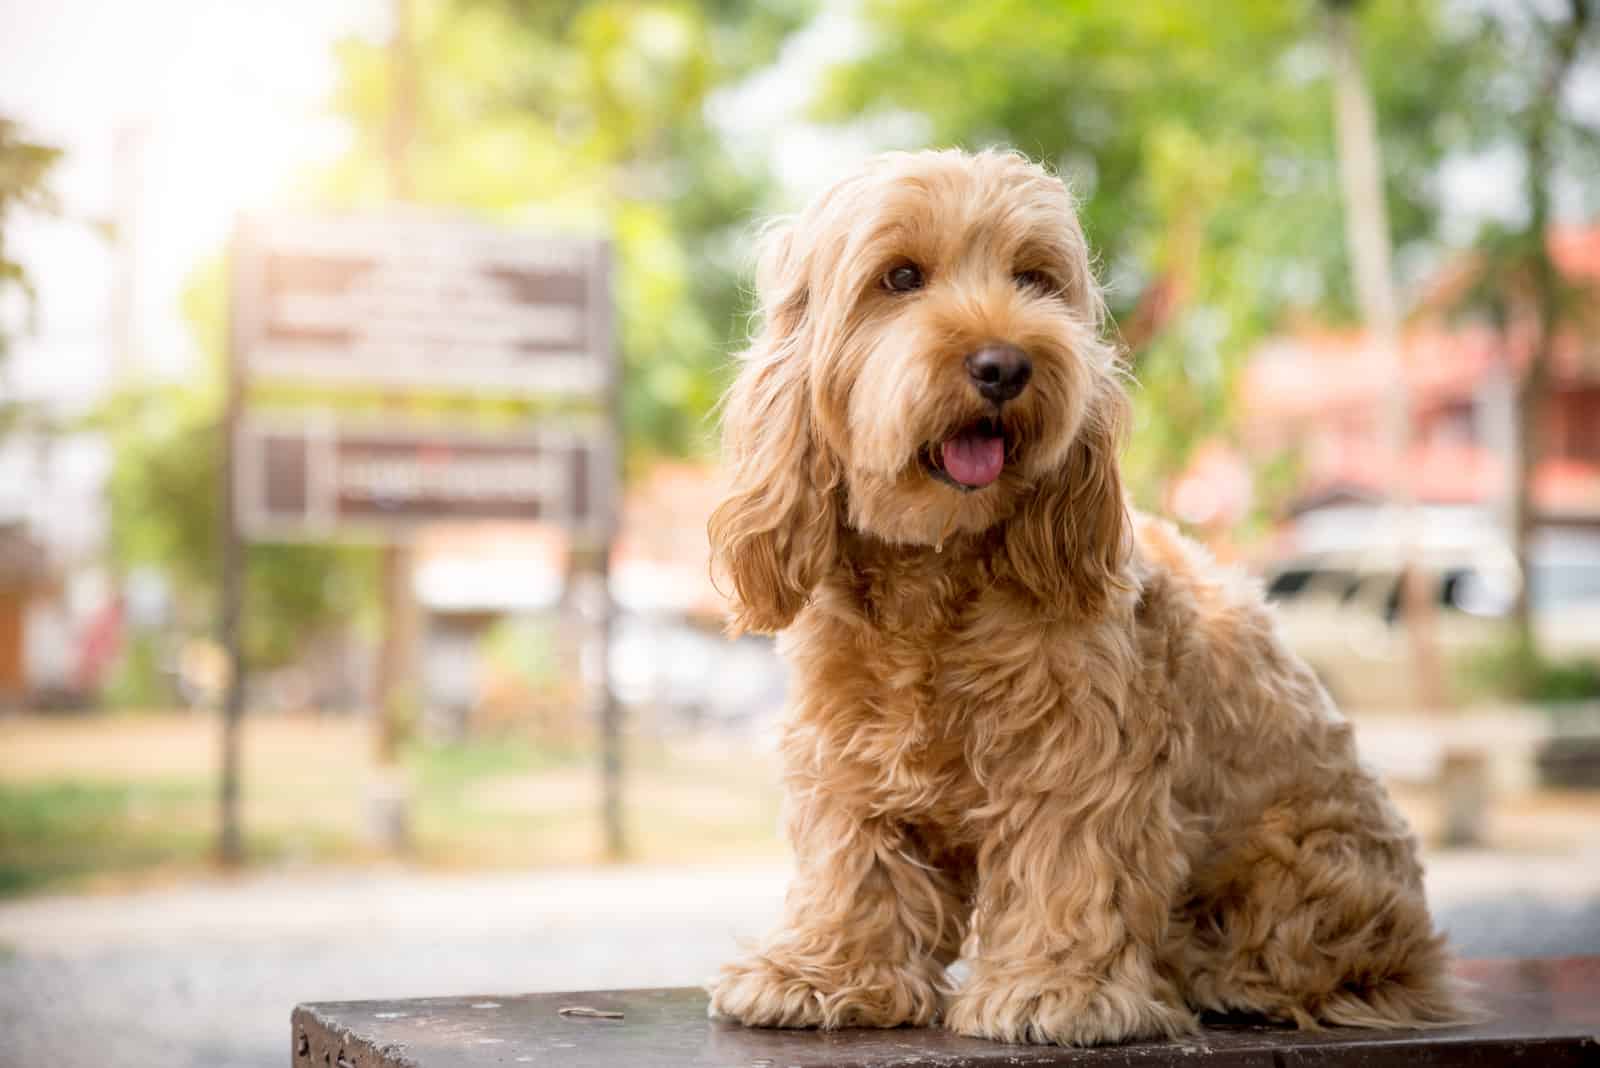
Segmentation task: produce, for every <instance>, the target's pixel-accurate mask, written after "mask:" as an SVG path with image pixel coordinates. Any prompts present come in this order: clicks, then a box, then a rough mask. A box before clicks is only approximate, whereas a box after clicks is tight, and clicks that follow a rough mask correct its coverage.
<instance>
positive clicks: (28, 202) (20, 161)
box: [0, 115, 61, 429]
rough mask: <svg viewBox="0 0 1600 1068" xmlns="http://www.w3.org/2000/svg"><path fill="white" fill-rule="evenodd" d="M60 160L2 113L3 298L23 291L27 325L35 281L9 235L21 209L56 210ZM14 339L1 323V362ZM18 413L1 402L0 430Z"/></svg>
mask: <svg viewBox="0 0 1600 1068" xmlns="http://www.w3.org/2000/svg"><path fill="white" fill-rule="evenodd" d="M60 160H61V150H60V149H58V148H52V147H50V146H49V145H43V144H39V143H38V142H35V141H32V140H30V139H29V138H28V137H26V136H25V135H24V134H23V132H22V128H21V127H19V126H18V125H17V124H16V123H15V122H14V121H13V120H11V119H8V118H6V117H5V116H4V115H0V300H4V299H5V296H6V294H7V292H10V291H16V292H20V293H21V294H22V307H23V312H24V316H25V319H24V323H25V324H27V323H31V321H32V318H33V313H34V299H35V293H34V287H33V281H32V279H31V278H29V277H28V271H27V268H26V267H24V266H23V264H22V263H21V262H19V261H18V260H16V259H15V258H13V257H14V253H13V252H12V250H11V247H10V245H9V243H8V241H7V237H8V235H9V233H10V231H11V223H12V221H13V220H14V219H15V218H16V216H17V213H18V212H21V211H38V212H53V211H55V210H56V200H55V196H54V194H53V193H52V192H51V190H50V172H51V171H52V170H54V169H55V166H56V164H57V163H59V162H60ZM11 340H12V339H11V337H10V335H9V334H8V333H7V330H6V324H5V323H4V322H0V362H3V361H4V360H5V358H6V355H7V353H8V352H9V351H10V348H11ZM15 414H16V413H15V411H14V410H13V408H12V405H11V404H10V403H9V402H0V429H4V428H5V427H6V426H7V425H8V424H9V423H10V421H11V419H12V418H13V417H14V416H15Z"/></svg>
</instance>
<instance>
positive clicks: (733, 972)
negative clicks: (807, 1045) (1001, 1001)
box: [710, 955, 939, 1030]
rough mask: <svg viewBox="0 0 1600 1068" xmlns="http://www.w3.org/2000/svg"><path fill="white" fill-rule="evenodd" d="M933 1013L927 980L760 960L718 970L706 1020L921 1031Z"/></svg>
mask: <svg viewBox="0 0 1600 1068" xmlns="http://www.w3.org/2000/svg"><path fill="white" fill-rule="evenodd" d="M938 1011H939V989H938V986H937V984H936V983H935V982H934V981H933V980H932V979H931V978H928V977H926V976H921V975H913V974H908V973H905V972H898V971H895V970H893V969H890V968H888V967H886V966H884V965H881V964H880V965H873V966H869V967H866V968H864V969H863V970H862V971H861V972H857V973H843V972H842V971H841V969H839V968H837V967H827V968H822V967H816V966H809V967H808V966H807V965H805V964H801V963H794V964H787V963H784V962H783V961H782V959H781V958H778V957H775V956H769V955H762V956H758V957H755V958H753V959H751V960H747V961H741V962H740V963H738V964H730V965H728V966H727V967H726V968H723V969H722V974H721V976H719V977H718V979H717V981H716V982H715V983H713V984H712V986H711V1006H710V1013H711V1015H712V1016H714V1017H722V1018H725V1019H729V1020H735V1021H737V1022H739V1023H742V1024H745V1025H746V1026H749V1027H820V1028H825V1029H829V1030H832V1029H835V1028H840V1027H899V1026H900V1025H902V1024H915V1025H919V1026H921V1025H926V1024H929V1023H932V1022H933V1019H934V1017H935V1016H936V1015H937V1014H938Z"/></svg>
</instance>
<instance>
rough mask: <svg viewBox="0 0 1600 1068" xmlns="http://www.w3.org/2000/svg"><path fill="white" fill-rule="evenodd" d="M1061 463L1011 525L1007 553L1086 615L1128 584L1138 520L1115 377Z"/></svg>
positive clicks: (1049, 593) (1028, 581)
mask: <svg viewBox="0 0 1600 1068" xmlns="http://www.w3.org/2000/svg"><path fill="white" fill-rule="evenodd" d="M1098 392H1099V396H1097V397H1096V398H1095V400H1094V402H1093V403H1092V404H1091V405H1090V406H1089V410H1088V412H1087V413H1086V414H1085V416H1084V422H1083V425H1082V426H1081V427H1080V428H1079V430H1078V434H1077V437H1076V438H1074V439H1073V443H1072V448H1071V451H1070V452H1069V453H1068V454H1067V460H1066V462H1065V463H1064V464H1063V465H1062V466H1061V468H1060V469H1059V470H1058V471H1056V472H1054V473H1052V474H1051V475H1050V476H1048V478H1047V479H1046V481H1045V482H1044V483H1042V484H1041V485H1040V486H1039V488H1038V490H1037V492H1035V493H1034V494H1033V495H1032V496H1031V497H1030V498H1029V499H1028V501H1027V503H1026V504H1025V505H1024V506H1023V507H1022V509H1021V511H1020V512H1019V513H1018V514H1017V515H1016V516H1014V517H1013V518H1012V520H1011V522H1010V523H1008V524H1007V526H1006V556H1007V559H1008V560H1009V561H1010V564H1011V569H1012V571H1013V573H1015V575H1016V576H1017V578H1018V579H1020V580H1021V581H1022V583H1023V584H1024V585H1025V586H1027V587H1028V588H1029V589H1031V590H1032V591H1033V592H1034V593H1035V594H1036V595H1037V596H1038V597H1039V599H1040V600H1041V601H1043V602H1045V604H1046V605H1048V606H1050V607H1052V608H1055V609H1059V610H1060V611H1062V612H1063V613H1064V614H1066V615H1070V616H1076V617H1079V618H1084V617H1092V616H1095V615H1098V614H1099V613H1100V612H1101V611H1103V610H1104V609H1105V606H1106V602H1107V600H1108V599H1109V598H1110V596H1111V594H1112V593H1113V592H1114V591H1116V590H1117V589H1119V588H1121V587H1122V586H1123V585H1125V582H1126V580H1125V578H1124V568H1125V566H1126V564H1127V561H1128V556H1129V553H1130V551H1131V549H1132V523H1131V520H1130V518H1129V515H1128V505H1127V502H1126V501H1125V500H1124V499H1123V496H1122V476H1121V474H1120V473H1119V468H1118V463H1117V450H1118V448H1119V447H1120V446H1121V443H1122V437H1123V432H1124V428H1125V427H1126V425H1127V422H1128V398H1127V395H1126V394H1125V393H1124V392H1123V389H1122V386H1121V384H1120V383H1119V382H1118V381H1117V380H1116V378H1115V376H1113V375H1107V376H1106V377H1105V378H1104V379H1103V380H1102V381H1101V382H1100V383H1099V384H1098Z"/></svg>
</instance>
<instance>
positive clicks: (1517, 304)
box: [1455, 0, 1600, 664]
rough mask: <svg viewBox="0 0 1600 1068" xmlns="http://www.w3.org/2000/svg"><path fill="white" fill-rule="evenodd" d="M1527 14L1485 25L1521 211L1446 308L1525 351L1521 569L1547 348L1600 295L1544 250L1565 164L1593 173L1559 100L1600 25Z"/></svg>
mask: <svg viewBox="0 0 1600 1068" xmlns="http://www.w3.org/2000/svg"><path fill="white" fill-rule="evenodd" d="M1524 16H1525V21H1524V22H1521V23H1520V24H1516V25H1510V26H1507V25H1505V24H1503V23H1492V24H1488V25H1486V26H1485V27H1484V32H1485V33H1486V34H1492V35H1493V38H1494V40H1495V41H1496V43H1498V44H1499V45H1500V47H1501V48H1502V49H1504V51H1505V52H1506V54H1507V55H1508V57H1510V58H1511V59H1512V60H1513V61H1514V69H1516V70H1518V71H1520V72H1522V77H1521V79H1520V82H1519V83H1518V84H1515V85H1514V86H1512V87H1511V88H1514V89H1515V90H1516V91H1514V92H1509V93H1506V94H1504V97H1505V99H1504V100H1503V101H1502V103H1501V104H1500V107H1499V108H1498V109H1497V111H1498V118H1499V119H1500V121H1501V123H1503V124H1504V127H1505V129H1504V131H1503V133H1502V136H1501V138H1500V143H1501V144H1503V145H1506V146H1509V147H1510V148H1511V149H1512V151H1513V152H1514V153H1515V154H1516V156H1517V157H1518V162H1519V163H1520V164H1521V171H1522V181H1521V190H1520V192H1521V193H1522V195H1523V198H1524V200H1525V202H1526V204H1527V212H1526V214H1525V216H1524V217H1523V219H1522V221H1521V222H1520V224H1514V225H1507V224H1505V223H1493V224H1490V225H1486V226H1484V227H1483V228H1482V229H1481V231H1480V232H1479V234H1478V236H1477V239H1476V241H1475V250H1476V255H1475V256H1474V257H1473V259H1472V261H1471V263H1470V264H1469V267H1468V270H1467V272H1466V277H1465V285H1464V286H1462V288H1461V291H1460V294H1459V296H1458V298H1457V304H1456V309H1455V310H1456V311H1457V312H1460V313H1464V314H1467V315H1472V316H1477V317H1479V318H1482V319H1486V320H1487V321H1488V322H1489V323H1490V324H1491V325H1492V326H1493V327H1494V328H1495V330H1496V331H1498V332H1499V334H1500V335H1501V337H1502V339H1503V341H1502V350H1503V352H1504V353H1505V354H1506V357H1507V359H1508V360H1509V358H1510V353H1511V352H1512V351H1513V350H1514V349H1515V348H1517V347H1518V346H1519V345H1522V346H1525V347H1526V349H1527V357H1526V362H1525V363H1524V364H1523V365H1522V366H1521V367H1513V368H1512V371H1513V372H1514V374H1515V381H1516V397H1515V403H1514V404H1513V412H1514V421H1515V425H1516V431H1515V433H1516V457H1515V464H1514V466H1513V469H1512V485H1511V498H1512V501H1511V505H1512V508H1511V511H1512V536H1513V540H1514V542H1515V549H1516V554H1517V562H1518V564H1519V565H1520V566H1521V569H1522V573H1523V575H1524V576H1530V575H1531V574H1532V570H1531V565H1532V557H1533V553H1532V545H1533V537H1534V533H1535V530H1536V528H1537V526H1538V519H1539V517H1538V515H1537V510H1536V502H1535V501H1534V498H1533V474H1534V471H1535V469H1536V468H1537V467H1538V465H1539V463H1540V461H1541V459H1542V453H1543V449H1544V435H1543V433H1542V432H1541V428H1540V416H1541V414H1542V413H1543V412H1544V411H1545V410H1546V408H1547V406H1548V404H1549V398H1550V391H1551V386H1552V384H1553V380H1554V376H1555V366H1554V364H1555V353H1556V348H1557V345H1558V344H1559V341H1560V338H1561V336H1562V334H1564V333H1567V334H1570V333H1572V332H1575V331H1583V332H1584V333H1586V334H1588V335H1589V336H1594V335H1596V334H1600V317H1597V316H1596V313H1595V310H1594V309H1595V303H1596V301H1595V298H1596V296H1597V295H1600V294H1597V293H1596V292H1595V291H1594V289H1592V288H1588V287H1583V286H1579V285H1577V284H1575V283H1574V282H1573V281H1572V280H1571V279H1568V278H1564V277H1562V274H1561V271H1560V269H1559V268H1558V266H1557V265H1556V262H1555V259H1554V256H1553V254H1552V252H1551V244H1552V241H1551V238H1552V236H1553V233H1552V225H1553V221H1554V219H1553V204H1554V200H1555V194H1556V188H1557V186H1558V184H1559V183H1560V182H1561V181H1562V180H1563V179H1564V178H1566V177H1568V176H1569V175H1570V174H1572V173H1574V172H1576V173H1577V174H1579V175H1593V174H1595V173H1597V172H1600V127H1597V126H1596V125H1593V124H1591V123H1586V122H1584V121H1583V120H1581V119H1580V118H1578V116H1576V115H1575V114H1574V113H1573V110H1572V108H1571V107H1570V104H1569V102H1568V101H1567V99H1566V94H1567V92H1568V89H1569V87H1570V85H1571V84H1572V82H1573V80H1574V76H1575V75H1577V74H1578V73H1579V72H1580V70H1581V69H1582V63H1583V62H1584V60H1585V58H1589V59H1593V58H1595V57H1594V50H1595V48H1596V46H1597V45H1600V34H1597V33H1596V31H1597V29H1600V25H1597V21H1596V18H1595V9H1594V3H1593V2H1592V0H1566V3H1564V4H1558V5H1554V6H1553V7H1552V8H1551V9H1550V10H1548V11H1541V10H1534V9H1532V8H1530V9H1529V10H1527V11H1526V12H1524ZM1585 185H1586V186H1589V187H1592V185H1593V183H1592V181H1591V182H1587V183H1585ZM1591 196H1593V192H1592V191H1591ZM1593 206H1594V205H1592V204H1591V205H1589V207H1590V208H1591V209H1592V208H1593ZM1531 585H1532V583H1531V582H1529V581H1524V582H1523V584H1522V586H1521V587H1520V589H1519V590H1518V593H1517V599H1516V602H1515V608H1514V611H1513V616H1514V620H1515V624H1516V644H1517V646H1518V651H1519V656H1520V658H1521V660H1522V661H1525V662H1527V663H1530V664H1538V662H1539V660H1540V651H1539V646H1538V634H1537V631H1536V630H1535V628H1534V625H1533V615H1534V613H1533V610H1534V606H1533V604H1532V600H1531V597H1530V588H1531Z"/></svg>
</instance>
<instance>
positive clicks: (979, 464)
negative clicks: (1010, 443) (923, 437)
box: [940, 431, 1006, 489]
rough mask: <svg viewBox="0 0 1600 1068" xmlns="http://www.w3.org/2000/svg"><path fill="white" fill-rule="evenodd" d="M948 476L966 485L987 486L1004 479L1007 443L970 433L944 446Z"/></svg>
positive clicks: (957, 437) (945, 466) (997, 438)
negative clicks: (1002, 477)
mask: <svg viewBox="0 0 1600 1068" xmlns="http://www.w3.org/2000/svg"><path fill="white" fill-rule="evenodd" d="M940 459H941V460H942V461H943V462H944V470H945V473H946V474H948V475H949V476H950V477H951V478H953V479H955V480H956V481H957V482H959V483H961V484H962V485H963V486H972V487H973V488H975V489H976V488H977V487H979V486H987V485H988V484H989V483H991V482H993V481H994V480H995V479H997V478H999V477H1000V469H1001V468H1002V467H1004V466H1005V463H1006V442H1005V439H1004V438H1001V437H988V436H985V435H983V434H978V433H974V432H972V431H968V432H967V433H965V434H959V435H957V436H956V437H953V438H951V439H950V440H949V441H947V442H945V443H944V449H943V456H941V457H940Z"/></svg>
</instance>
